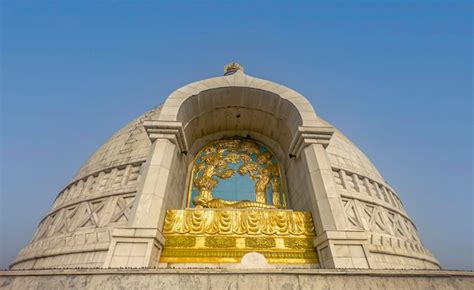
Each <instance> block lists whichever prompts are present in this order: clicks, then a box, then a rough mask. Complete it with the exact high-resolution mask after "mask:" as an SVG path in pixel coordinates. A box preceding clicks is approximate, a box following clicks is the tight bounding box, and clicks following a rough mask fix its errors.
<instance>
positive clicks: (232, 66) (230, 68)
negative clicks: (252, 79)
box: [224, 61, 244, 76]
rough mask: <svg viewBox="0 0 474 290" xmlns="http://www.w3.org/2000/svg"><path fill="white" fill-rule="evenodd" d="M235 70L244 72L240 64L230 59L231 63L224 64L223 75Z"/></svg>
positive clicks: (232, 72)
mask: <svg viewBox="0 0 474 290" xmlns="http://www.w3.org/2000/svg"><path fill="white" fill-rule="evenodd" d="M237 71H240V72H242V73H243V72H244V67H243V66H241V65H240V64H238V63H236V62H235V61H232V62H231V63H229V64H227V65H226V66H224V75H225V76H228V75H231V74H234V73H236V72H237Z"/></svg>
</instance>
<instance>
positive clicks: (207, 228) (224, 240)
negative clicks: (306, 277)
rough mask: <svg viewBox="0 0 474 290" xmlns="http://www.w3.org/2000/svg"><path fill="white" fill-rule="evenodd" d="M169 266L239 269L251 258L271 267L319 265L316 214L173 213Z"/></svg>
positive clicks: (168, 227) (167, 229)
mask: <svg viewBox="0 0 474 290" xmlns="http://www.w3.org/2000/svg"><path fill="white" fill-rule="evenodd" d="M163 233H164V235H165V239H166V241H165V247H164V249H163V252H162V254H161V260H160V261H161V262H163V263H239V262H240V260H241V258H242V257H243V256H244V255H245V254H247V253H249V252H258V253H260V254H262V255H264V256H265V257H266V258H267V260H268V262H269V263H278V264H317V263H319V261H318V256H317V254H316V251H315V249H314V248H313V240H314V238H315V235H316V234H315V231H314V226H313V219H312V217H311V213H309V212H301V211H292V210H281V209H248V210H246V209H244V210H234V209H184V210H168V211H167V213H166V219H165V225H164V229H163Z"/></svg>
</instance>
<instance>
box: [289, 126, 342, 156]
mask: <svg viewBox="0 0 474 290" xmlns="http://www.w3.org/2000/svg"><path fill="white" fill-rule="evenodd" d="M333 134H334V128H333V127H330V126H328V127H319V126H318V127H316V126H311V127H310V126H299V127H298V130H297V131H296V134H295V135H294V137H293V140H291V144H290V149H289V153H290V155H291V156H296V157H297V156H299V155H300V154H301V151H302V150H303V149H304V148H305V147H306V146H308V145H310V144H321V145H323V147H324V148H326V147H327V146H328V145H329V141H330V140H331V137H332V135H333Z"/></svg>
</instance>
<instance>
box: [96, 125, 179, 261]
mask: <svg viewBox="0 0 474 290" xmlns="http://www.w3.org/2000/svg"><path fill="white" fill-rule="evenodd" d="M144 127H145V129H146V131H147V134H148V137H149V138H150V141H151V142H152V146H151V149H150V153H149V156H148V158H147V162H146V163H145V167H144V170H143V174H142V175H141V178H142V179H141V184H140V186H139V188H138V193H137V201H136V203H135V205H134V208H133V212H132V218H131V220H130V221H129V224H128V227H126V228H116V229H114V231H113V232H112V241H111V246H110V248H109V252H108V255H107V258H106V261H105V267H156V266H157V265H158V262H159V257H160V253H161V250H162V248H163V245H164V237H163V235H162V233H161V229H162V227H163V221H164V218H165V215H166V210H167V209H168V208H179V207H180V206H181V200H182V196H183V193H184V192H185V190H184V183H183V180H184V179H185V176H186V170H185V166H184V164H185V162H184V160H183V159H184V158H183V153H186V152H187V143H186V140H185V139H184V134H183V129H182V126H181V123H180V122H162V121H146V122H145V123H144ZM183 168H184V170H183Z"/></svg>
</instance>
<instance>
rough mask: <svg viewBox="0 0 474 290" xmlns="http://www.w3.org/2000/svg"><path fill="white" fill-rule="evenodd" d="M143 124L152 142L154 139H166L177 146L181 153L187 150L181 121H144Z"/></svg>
mask: <svg viewBox="0 0 474 290" xmlns="http://www.w3.org/2000/svg"><path fill="white" fill-rule="evenodd" d="M143 125H144V127H145V130H146V132H147V134H148V138H150V141H151V142H152V143H153V142H154V141H155V140H156V139H168V140H170V141H171V142H173V143H174V144H175V145H176V146H178V148H179V151H180V152H181V153H183V154H186V153H187V152H188V143H187V141H186V137H185V135H184V130H183V125H182V124H181V122H172V121H145V122H144V124H143Z"/></svg>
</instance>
